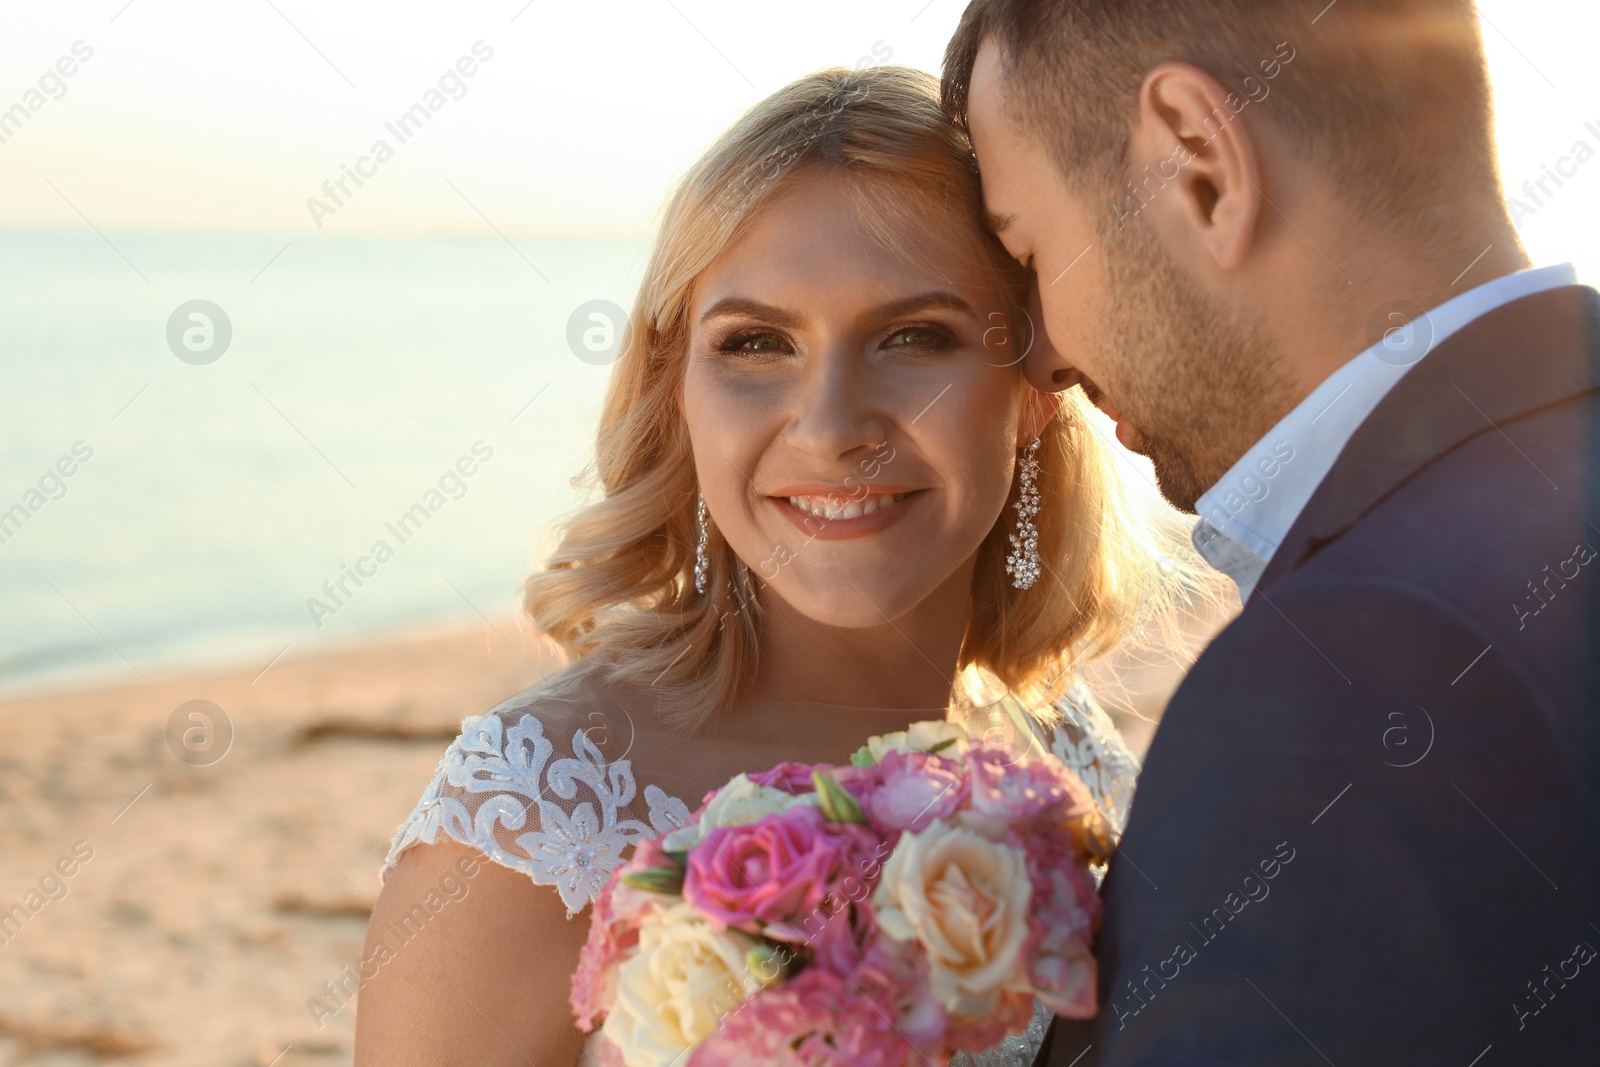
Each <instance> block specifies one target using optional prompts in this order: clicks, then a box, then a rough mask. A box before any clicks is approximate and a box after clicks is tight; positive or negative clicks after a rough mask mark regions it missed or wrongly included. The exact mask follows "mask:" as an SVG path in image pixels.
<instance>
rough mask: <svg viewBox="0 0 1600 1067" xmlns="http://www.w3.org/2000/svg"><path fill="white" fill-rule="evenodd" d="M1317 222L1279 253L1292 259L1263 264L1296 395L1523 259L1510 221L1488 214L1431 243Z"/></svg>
mask: <svg viewBox="0 0 1600 1067" xmlns="http://www.w3.org/2000/svg"><path fill="white" fill-rule="evenodd" d="M1331 214H1332V213H1330V215H1331ZM1502 218H1503V216H1502ZM1297 221H1298V220H1297ZM1316 229H1317V230H1321V231H1322V234H1321V240H1319V239H1318V236H1317V235H1316V234H1315V233H1313V232H1308V233H1306V234H1305V235H1304V239H1305V241H1306V242H1309V243H1313V244H1314V246H1315V247H1314V248H1306V246H1305V245H1304V244H1302V246H1301V248H1300V249H1299V250H1296V254H1295V255H1293V256H1292V257H1285V258H1288V259H1291V260H1292V262H1291V263H1286V264H1267V265H1265V266H1266V272H1267V273H1268V274H1269V275H1270V276H1274V277H1276V278H1278V279H1279V284H1278V285H1277V286H1275V287H1274V288H1275V289H1276V291H1277V292H1278V293H1279V294H1281V295H1282V296H1284V297H1287V298H1288V299H1283V300H1281V301H1278V302H1275V306H1274V307H1272V308H1270V309H1263V310H1264V312H1265V314H1266V315H1267V316H1269V318H1270V324H1269V329H1271V330H1273V332H1275V333H1276V334H1277V336H1278V339H1279V345H1278V348H1279V351H1280V353H1281V354H1282V355H1283V357H1284V363H1285V368H1284V369H1285V370H1286V371H1288V373H1289V375H1290V376H1291V379H1292V380H1293V382H1294V388H1295V392H1296V393H1298V396H1299V399H1304V398H1305V397H1306V396H1309V395H1310V394H1311V392H1312V391H1313V390H1315V389H1316V388H1317V386H1319V385H1321V384H1322V382H1323V381H1325V380H1326V379H1327V378H1328V376H1329V375H1331V374H1332V373H1333V372H1334V371H1336V370H1338V369H1339V368H1340V367H1342V366H1344V365H1345V364H1346V363H1348V362H1349V361H1350V360H1352V359H1354V358H1355V357H1356V356H1358V355H1360V354H1361V353H1362V352H1364V351H1366V350H1367V349H1368V348H1371V347H1372V346H1373V345H1374V344H1377V343H1379V342H1381V341H1382V340H1383V339H1384V337H1385V336H1386V335H1387V334H1389V333H1391V332H1392V331H1394V330H1396V329H1399V328H1400V327H1402V326H1404V325H1405V324H1406V323H1408V322H1410V321H1412V320H1414V319H1416V318H1419V317H1421V316H1422V315H1423V314H1424V313H1425V312H1428V311H1431V310H1433V309H1435V308H1438V307H1440V306H1441V305H1443V304H1445V303H1447V302H1449V301H1450V300H1452V299H1454V298H1456V297H1458V296H1461V295H1462V294H1464V293H1467V292H1470V291H1471V290H1472V289H1474V288H1476V287H1478V286H1480V285H1482V284H1484V283H1485V282H1488V281H1491V280H1493V279H1495V278H1500V277H1504V276H1505V275H1507V274H1512V273H1515V272H1517V271H1519V270H1524V269H1526V268H1527V267H1528V266H1529V265H1530V263H1529V259H1528V256H1527V253H1526V252H1525V251H1524V250H1523V248H1522V245H1521V243H1520V241H1519V240H1518V238H1517V233H1516V230H1515V229H1514V228H1512V227H1511V225H1510V223H1509V222H1508V221H1506V222H1503V224H1497V223H1496V221H1495V220H1494V219H1493V218H1492V217H1490V218H1485V219H1483V220H1481V221H1480V222H1479V223H1478V224H1477V225H1472V224H1471V223H1470V221H1469V220H1468V219H1465V218H1463V219H1461V225H1460V227H1459V229H1457V230H1456V231H1455V232H1454V233H1452V234H1451V235H1450V236H1449V238H1448V240H1442V241H1439V242H1437V243H1438V244H1439V245H1441V246H1443V247H1435V248H1428V247H1425V246H1424V243H1423V242H1421V241H1419V240H1418V239H1415V238H1409V237H1403V236H1394V235H1381V234H1380V235H1363V234H1360V233H1355V232H1351V231H1349V230H1348V229H1345V230H1344V231H1343V232H1341V230H1340V227H1339V226H1338V219H1337V216H1333V217H1332V218H1330V222H1329V224H1328V225H1327V226H1318V227H1316Z"/></svg>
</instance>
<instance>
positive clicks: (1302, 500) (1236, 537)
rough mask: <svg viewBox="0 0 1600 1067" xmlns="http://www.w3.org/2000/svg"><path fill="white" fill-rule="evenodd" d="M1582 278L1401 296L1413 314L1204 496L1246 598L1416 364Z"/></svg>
mask: <svg viewBox="0 0 1600 1067" xmlns="http://www.w3.org/2000/svg"><path fill="white" fill-rule="evenodd" d="M1576 283H1577V271H1576V270H1575V269H1574V268H1573V266H1572V265H1571V264H1562V265H1560V266H1555V267H1543V268H1540V269H1537V270H1526V271H1519V272H1518V273H1516V274H1508V275H1506V276H1504V277H1502V278H1496V279H1495V280H1494V281H1491V282H1487V283H1485V284H1483V285H1480V286H1478V287H1477V288H1475V289H1471V290H1469V291H1467V292H1465V293H1463V294H1461V295H1460V296H1458V297H1454V298H1452V299H1450V300H1448V301H1446V302H1445V303H1443V304H1440V305H1439V306H1438V307H1436V308H1434V309H1432V310H1431V311H1427V312H1423V313H1421V314H1417V312H1416V309H1415V308H1414V307H1413V308H1410V309H1407V308H1406V307H1405V306H1404V305H1402V304H1398V303H1397V304H1396V305H1395V306H1394V309H1393V313H1394V316H1395V320H1396V321H1397V322H1399V321H1402V320H1404V319H1408V318H1409V319H1410V321H1409V322H1406V323H1405V325H1403V326H1397V327H1396V328H1395V329H1392V330H1387V331H1385V334H1384V337H1383V339H1382V340H1380V341H1379V342H1378V343H1376V344H1374V345H1373V346H1372V347H1371V348H1369V349H1367V350H1366V351H1365V352H1362V353H1361V354H1359V355H1357V356H1356V357H1355V358H1354V359H1352V360H1350V361H1349V362H1348V363H1346V364H1345V365H1344V366H1342V367H1340V368H1339V369H1338V370H1336V371H1334V372H1333V374H1331V375H1329V376H1328V378H1327V380H1326V381H1324V382H1323V383H1322V384H1321V385H1319V386H1318V387H1317V388H1316V389H1315V390H1313V391H1312V393H1311V395H1310V396H1308V397H1306V398H1305V400H1303V401H1301V402H1300V404H1298V405H1297V406H1296V407H1295V408H1294V410H1293V411H1291V412H1289V414H1288V415H1286V416H1284V417H1283V419H1282V420H1280V421H1279V422H1278V424H1277V425H1276V426H1274V427H1273V428H1272V429H1271V430H1270V431H1268V433H1267V435H1266V436H1265V437H1263V438H1262V439H1261V440H1260V441H1258V442H1256V444H1255V445H1254V447H1252V448H1251V449H1250V450H1249V451H1248V452H1246V453H1245V454H1244V455H1243V456H1242V457H1241V458H1240V459H1239V462H1237V463H1235V464H1234V465H1233V467H1232V468H1231V469H1230V470H1229V471H1228V473H1227V474H1225V475H1223V476H1222V478H1221V480H1219V481H1218V482H1217V484H1216V485H1214V486H1212V487H1211V488H1210V489H1209V490H1207V491H1206V493H1205V495H1203V496H1202V497H1200V499H1199V500H1198V501H1196V503H1195V511H1196V512H1197V513H1198V514H1199V516H1200V519H1199V522H1197V523H1196V524H1195V528H1194V533H1193V535H1192V538H1193V541H1194V547H1195V550H1196V551H1198V552H1199V553H1200V556H1201V558H1203V559H1204V560H1205V561H1206V562H1207V563H1209V564H1211V566H1212V567H1214V568H1215V569H1217V570H1219V571H1222V572H1223V573H1224V574H1226V575H1228V577H1230V578H1232V579H1233V581H1234V583H1235V584H1236V585H1238V587H1239V596H1240V599H1241V600H1243V599H1245V598H1247V597H1248V596H1249V595H1250V592H1251V590H1253V589H1254V588H1255V584H1256V582H1257V581H1259V580H1260V578H1261V575H1262V573H1263V572H1264V571H1265V570H1266V569H1267V564H1268V563H1269V562H1270V561H1271V560H1272V556H1273V554H1274V553H1275V552H1276V551H1277V550H1278V546H1279V545H1281V544H1282V543H1283V539H1284V538H1285V537H1286V536H1288V533H1289V529H1290V527H1292V526H1293V525H1294V522H1295V520H1296V519H1297V518H1299V516H1300V512H1301V511H1303V510H1304V509H1305V506H1306V504H1307V503H1309V502H1310V500H1311V496H1312V494H1313V493H1315V492H1316V489H1317V486H1319V485H1321V484H1322V480H1323V479H1324V478H1326V477H1327V475H1328V472H1329V471H1330V470H1332V469H1333V464H1334V461H1335V460H1337V459H1338V457H1339V453H1340V452H1341V451H1343V449H1344V446H1345V445H1346V444H1348V443H1349V441H1350V438H1351V436H1352V435H1353V434H1354V433H1355V432H1356V429H1357V428H1358V427H1359V426H1360V425H1361V424H1362V423H1363V422H1365V421H1366V419H1367V416H1369V415H1371V414H1372V412H1373V410H1374V409H1375V408H1377V406H1378V404H1379V403H1380V402H1381V401H1382V400H1383V398H1384V397H1385V396H1387V395H1388V393H1389V390H1391V389H1392V388H1394V386H1395V384H1396V383H1397V382H1399V381H1400V379H1401V378H1403V377H1404V376H1405V374H1406V372H1407V371H1408V370H1410V369H1411V368H1412V367H1413V366H1415V365H1416V364H1417V363H1419V362H1421V361H1422V359H1423V358H1424V357H1426V356H1427V355H1428V353H1430V352H1432V351H1433V350H1434V349H1435V348H1437V347H1438V346H1439V345H1440V344H1441V343H1443V342H1444V341H1445V339H1446V338H1448V337H1450V336H1451V335H1453V334H1455V333H1456V332H1458V331H1459V330H1460V329H1461V328H1462V327H1464V326H1466V325H1467V324H1468V323H1470V322H1472V321H1473V320H1474V319H1476V318H1478V317H1480V316H1482V315H1486V314H1488V313H1489V312H1491V311H1493V310H1495V309H1496V308H1498V307H1501V306H1503V305H1505V304H1509V303H1511V302H1512V301H1513V300H1520V299H1522V298H1523V297H1525V296H1531V295H1533V294H1534V293H1539V292H1543V291H1545V290H1546V289H1555V288H1558V287H1560V286H1563V285H1574V284H1576ZM1408 312H1409V314H1408ZM1412 316H1415V317H1412ZM1381 321H1382V320H1381V319H1380V320H1379V322H1380V324H1381Z"/></svg>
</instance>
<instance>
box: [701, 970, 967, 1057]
mask: <svg viewBox="0 0 1600 1067" xmlns="http://www.w3.org/2000/svg"><path fill="white" fill-rule="evenodd" d="M905 973H906V972H905V970H904V968H898V969H897V968H896V967H895V966H894V965H893V964H891V963H890V962H889V961H887V960H885V961H883V963H882V964H881V965H879V966H876V967H874V968H873V969H870V970H862V971H858V972H857V973H856V974H854V975H852V976H849V977H841V976H839V975H835V974H832V973H830V972H828V971H823V970H817V969H812V970H808V971H805V972H803V973H801V974H800V975H799V976H798V977H796V978H795V979H794V980H793V981H791V982H788V983H786V984H784V985H781V986H776V987H774V988H770V989H765V990H762V991H760V992H758V993H756V994H755V995H754V996H752V997H751V998H750V999H749V1000H747V1001H745V1002H744V1003H743V1004H741V1005H739V1007H738V1008H736V1009H735V1010H734V1011H732V1012H730V1013H729V1014H728V1015H726V1016H724V1017H723V1019H722V1025H721V1026H720V1027H718V1028H717V1031H716V1033H714V1034H712V1035H711V1036H710V1037H708V1038H706V1039H705V1040H704V1041H702V1042H701V1043H700V1044H699V1045H698V1046H696V1047H695V1049H694V1050H693V1051H692V1052H691V1053H690V1054H689V1062H688V1067H750V1065H751V1064H761V1065H762V1067H768V1065H775V1067H835V1065H837V1064H850V1065H851V1067H923V1065H925V1064H927V1063H929V1062H935V1061H936V1060H937V1059H938V1058H939V1045H940V1039H941V1038H942V1036H943V1019H942V1017H940V1016H939V1015H938V1014H937V1006H934V1009H933V1011H934V1013H933V1014H931V1015H930V1014H926V1013H923V1014H921V1015H918V1014H917V1013H916V1010H915V1009H914V1010H913V1011H911V1012H907V1011H905V1010H903V1009H904V1007H905V1005H906V1004H907V1002H908V1001H909V1002H911V1003H912V1004H913V1005H915V1003H916V1000H917V998H916V996H915V992H914V989H913V986H912V984H906V983H904V975H905ZM930 1024H931V1025H930Z"/></svg>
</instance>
